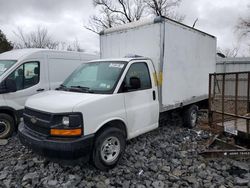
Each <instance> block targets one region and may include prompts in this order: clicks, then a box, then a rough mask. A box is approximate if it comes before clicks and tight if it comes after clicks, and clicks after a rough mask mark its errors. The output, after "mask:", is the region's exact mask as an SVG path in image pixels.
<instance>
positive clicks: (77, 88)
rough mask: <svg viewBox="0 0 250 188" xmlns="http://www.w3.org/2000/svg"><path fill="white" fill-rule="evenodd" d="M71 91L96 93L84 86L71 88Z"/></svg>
mask: <svg viewBox="0 0 250 188" xmlns="http://www.w3.org/2000/svg"><path fill="white" fill-rule="evenodd" d="M70 90H74V91H75V90H77V91H82V92H88V93H94V91H92V90H91V89H90V88H89V87H84V86H70Z"/></svg>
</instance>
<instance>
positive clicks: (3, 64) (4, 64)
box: [0, 60, 16, 76]
mask: <svg viewBox="0 0 250 188" xmlns="http://www.w3.org/2000/svg"><path fill="white" fill-rule="evenodd" d="M15 63H16V60H0V76H1V75H2V74H3V73H4V72H5V71H7V70H8V69H9V68H10V67H11V66H12V65H14V64H15Z"/></svg>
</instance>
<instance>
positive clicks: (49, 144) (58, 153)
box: [18, 122, 94, 160]
mask: <svg viewBox="0 0 250 188" xmlns="http://www.w3.org/2000/svg"><path fill="white" fill-rule="evenodd" d="M18 133H19V139H20V141H21V143H22V144H23V145H25V146H27V147H29V148H31V149H32V150H33V151H34V152H35V153H38V154H40V155H43V156H45V157H49V158H54V159H63V160H64V159H65V160H67V159H77V158H80V157H84V158H86V159H88V158H89V156H90V154H91V153H92V146H93V141H94V135H88V136H83V137H80V138H47V137H44V136H41V135H39V134H37V133H35V132H34V131H32V130H30V129H29V128H27V127H26V126H25V124H24V123H23V122H21V123H20V124H19V127H18Z"/></svg>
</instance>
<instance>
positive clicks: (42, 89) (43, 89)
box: [36, 88, 44, 92]
mask: <svg viewBox="0 0 250 188" xmlns="http://www.w3.org/2000/svg"><path fill="white" fill-rule="evenodd" d="M36 91H38V92H40V91H44V89H42V88H40V89H37V90H36Z"/></svg>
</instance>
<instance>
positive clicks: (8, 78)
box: [0, 49, 98, 138]
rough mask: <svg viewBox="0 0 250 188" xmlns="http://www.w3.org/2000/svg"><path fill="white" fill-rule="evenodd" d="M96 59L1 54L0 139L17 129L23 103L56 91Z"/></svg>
mask: <svg viewBox="0 0 250 188" xmlns="http://www.w3.org/2000/svg"><path fill="white" fill-rule="evenodd" d="M96 58H98V56H97V55H92V54H86V53H79V52H67V51H56V50H48V49H19V50H12V51H9V52H5V53H2V54H0V138H7V137H8V136H10V135H11V134H12V132H13V131H14V130H15V126H16V125H18V123H19V121H20V117H21V116H22V111H23V108H24V104H25V101H26V99H27V98H28V97H29V96H31V95H34V94H37V93H40V92H43V91H46V90H50V89H55V88H56V87H58V86H59V85H60V84H61V83H62V81H64V79H65V78H67V77H68V76H69V75H70V74H71V73H72V72H73V70H75V69H76V67H78V66H79V65H80V64H82V63H84V62H87V61H89V60H93V59H96Z"/></svg>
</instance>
